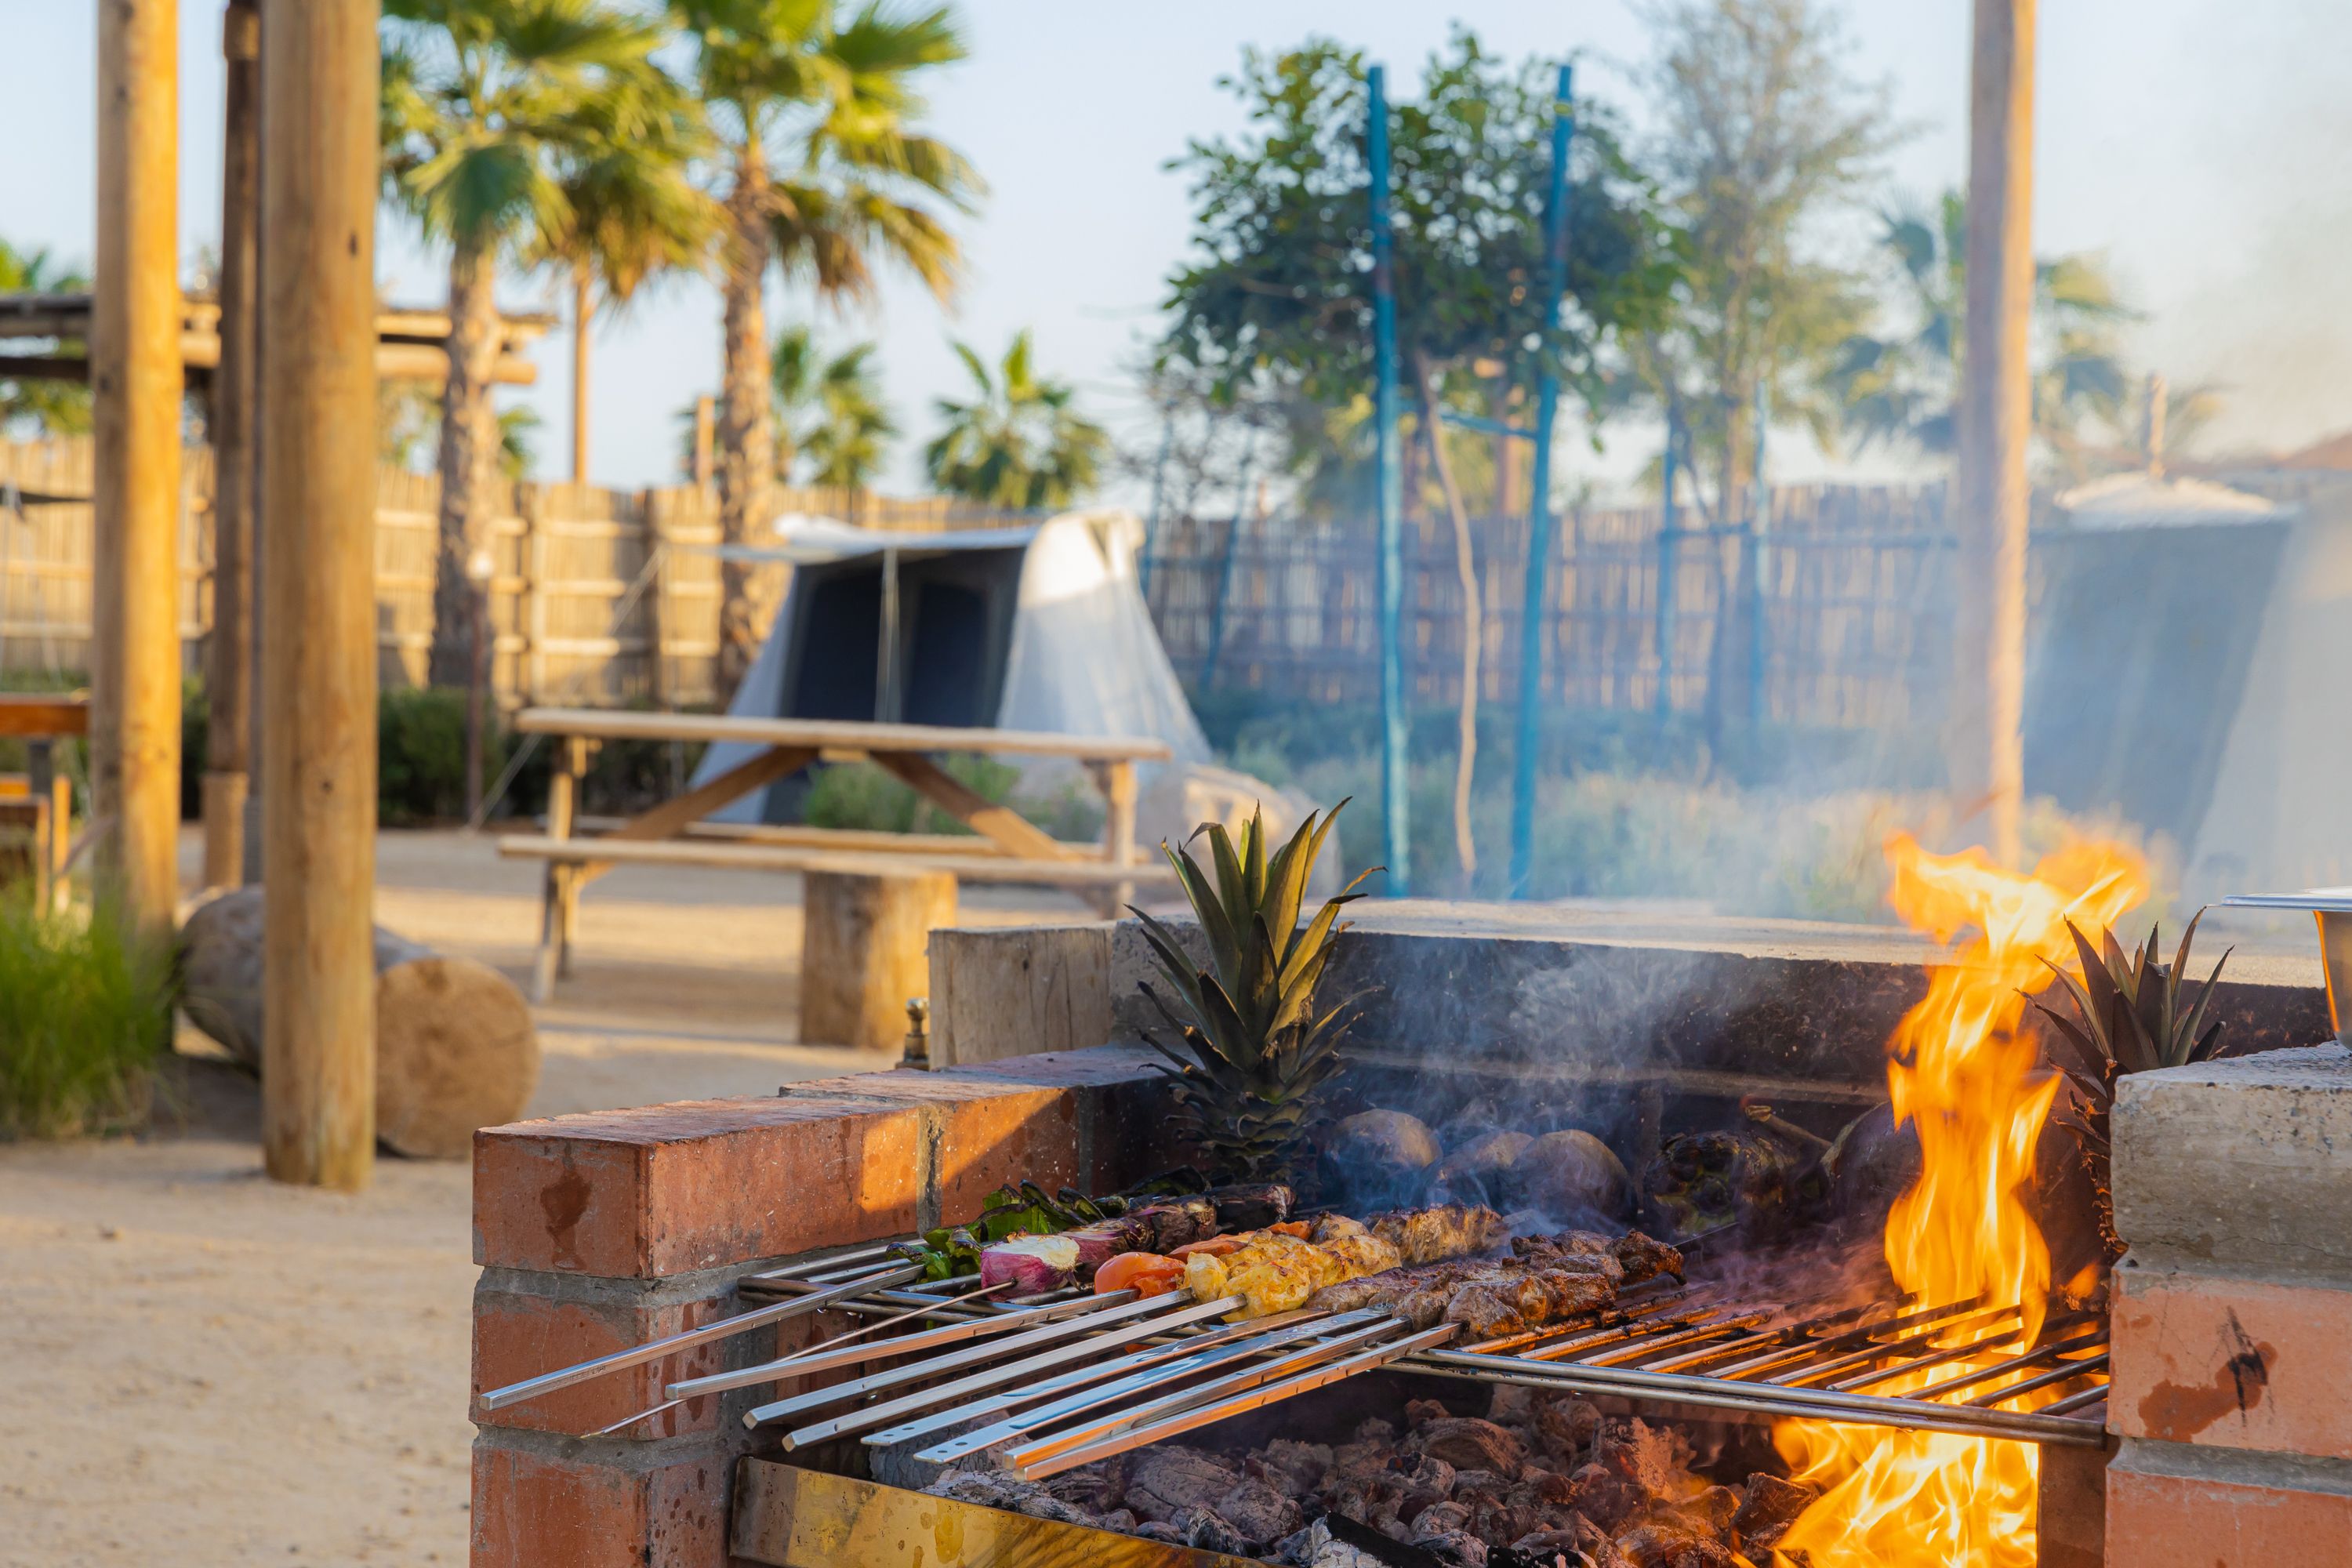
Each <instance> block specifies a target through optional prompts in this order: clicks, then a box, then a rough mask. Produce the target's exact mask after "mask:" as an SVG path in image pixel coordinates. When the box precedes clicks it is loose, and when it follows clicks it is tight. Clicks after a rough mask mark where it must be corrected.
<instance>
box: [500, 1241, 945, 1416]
mask: <svg viewBox="0 0 2352 1568" xmlns="http://www.w3.org/2000/svg"><path fill="white" fill-rule="evenodd" d="M922 1271H923V1270H922V1267H921V1265H919V1264H914V1263H908V1264H901V1265H899V1266H898V1267H897V1268H886V1269H883V1270H881V1271H880V1272H879V1273H878V1274H876V1275H872V1276H869V1277H867V1278H865V1279H854V1280H851V1281H850V1282H849V1283H847V1284H844V1285H836V1286H834V1287H833V1288H832V1289H827V1290H818V1291H815V1292H814V1293H813V1294H810V1295H806V1296H795V1297H794V1298H793V1299H792V1300H789V1301H779V1302H777V1303H776V1304H775V1305H774V1306H772V1307H758V1308H754V1309H753V1310H751V1311H748V1312H741V1313H738V1314H737V1315H736V1316H734V1317H731V1318H723V1319H721V1320H720V1321H718V1322H715V1323H706V1324H704V1325H703V1326H702V1327H701V1328H698V1329H688V1330H687V1331H685V1332H684V1333H677V1334H672V1335H670V1336H669V1337H668V1338H667V1339H660V1340H655V1341H653V1342H650V1343H647V1344H642V1345H638V1346H637V1347H635V1349H634V1350H625V1351H614V1352H613V1353H612V1354H610V1355H604V1356H598V1357H597V1358H596V1359H595V1360H593V1361H583V1362H582V1363H579V1364H578V1365H577V1366H567V1367H563V1368H561V1369H559V1370H557V1371H555V1372H549V1373H541V1374H540V1375H539V1376H537V1377H527V1378H525V1379H523V1380H522V1381H521V1382H520V1383H510V1384H507V1385H506V1386H505V1387H504V1388H493V1389H491V1390H490V1391H489V1392H488V1393H487V1394H483V1395H482V1408H483V1409H485V1410H503V1409H505V1408H506V1407H507V1406H508V1405H520V1404H521V1403H522V1402H523V1401H524V1400H527V1399H536V1398H538V1397H539V1396H540V1395H541V1394H552V1393H554V1392H555V1391H556V1390H557V1389H559V1388H570V1387H572V1385H573V1384H581V1383H586V1382H588V1381H590V1380H591V1379H593V1378H599V1377H602V1376H604V1374H605V1373H612V1372H619V1371H621V1370H622V1369H623V1368H625V1367H632V1366H642V1365H644V1364H645V1363H646V1362H649V1361H659V1360H660V1359H661V1358H662V1357H664V1356H666V1355H669V1354H672V1353H673V1352H677V1351H689V1350H692V1349H694V1348H695V1347H696V1346H698V1345H707V1344H713V1343H716V1342H719V1341H720V1340H724V1339H731V1338H733V1337H734V1336H735V1335H737V1334H740V1333H748V1332H749V1331H751V1330H753V1329H758V1328H764V1327H766V1326H767V1325H768V1324H770V1323H781V1322H782V1321H784V1320H785V1319H787V1318H797V1317H799V1316H801V1315H802V1314H803V1313H806V1312H814V1311H816V1310H819V1309H821V1308H823V1307H824V1306H826V1305H827V1304H829V1303H831V1302H834V1301H840V1300H846V1299H848V1298H849V1297H852V1296H855V1295H857V1294H858V1293H860V1292H861V1291H864V1290H866V1289H871V1288H873V1287H874V1286H876V1285H898V1284H903V1283H904V1282H906V1281H907V1280H908V1279H914V1278H915V1277H916V1276H917V1275H919V1274H920V1273H921V1272H922Z"/></svg>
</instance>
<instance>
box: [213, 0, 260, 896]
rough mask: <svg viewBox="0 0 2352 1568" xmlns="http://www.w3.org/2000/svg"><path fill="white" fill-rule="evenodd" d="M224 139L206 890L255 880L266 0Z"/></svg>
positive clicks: (240, 5)
mask: <svg viewBox="0 0 2352 1568" xmlns="http://www.w3.org/2000/svg"><path fill="white" fill-rule="evenodd" d="M221 58H223V59H224V60H225V61H226V62H227V82H226V113H225V115H224V119H225V121H226V129H225V131H224V133H223V135H222V139H221V258H220V344H221V349H220V363H219V365H218V366H216V367H215V369H214V371H213V381H212V409H211V417H210V419H209V420H208V424H209V425H210V426H211V435H212V443H213V627H212V635H211V636H210V637H208V638H207V639H206V640H205V707H206V709H207V710H208V714H209V717H208V719H207V721H206V724H205V886H206V887H208V888H234V887H236V886H237V885H238V884H239V883H241V882H243V881H244V880H245V800H246V795H247V785H248V782H249V778H250V774H251V771H252V756H251V748H250V742H251V738H252V731H253V662H252V657H253V624H252V617H251V616H248V615H247V613H246V612H247V606H248V605H250V603H251V599H250V597H249V595H250V594H251V592H252V587H253V566H252V561H253V510H254V508H253V416H254V405H253V389H254V375H253V358H254V353H255V351H256V349H257V346H258V344H257V342H256V340H255V337H254V321H253V305H254V276H253V262H254V247H255V236H256V232H257V220H258V218H259V207H260V195H261V191H260V182H261V166H260V151H261V147H260V141H261V121H260V109H261V103H260V100H259V98H258V97H257V93H258V90H259V86H260V83H259V81H258V79H257V78H258V76H259V73H260V64H261V0H229V5H228V9H227V10H226V12H225V13H223V15H222V18H221Z"/></svg>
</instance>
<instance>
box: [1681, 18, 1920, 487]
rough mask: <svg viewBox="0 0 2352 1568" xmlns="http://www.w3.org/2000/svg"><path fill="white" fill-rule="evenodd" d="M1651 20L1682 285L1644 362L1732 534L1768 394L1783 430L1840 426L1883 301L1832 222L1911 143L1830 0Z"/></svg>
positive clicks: (1699, 483)
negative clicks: (1862, 348) (1862, 346)
mask: <svg viewBox="0 0 2352 1568" xmlns="http://www.w3.org/2000/svg"><path fill="white" fill-rule="evenodd" d="M1651 21H1652V26H1653V28H1654V33H1655V37H1656V45H1657V56H1656V58H1655V61H1654V65H1653V67H1652V70H1651V87H1652V91H1653V96H1654V107H1655V110H1656V114H1657V118H1658V121H1659V123H1658V128H1657V134H1656V137H1655V140H1654V146H1653V149H1652V151H1651V152H1650V153H1649V154H1648V156H1647V157H1646V158H1645V160H1644V166H1645V167H1646V168H1647V169H1648V171H1649V172H1650V174H1651V175H1652V177H1653V178H1654V180H1655V181H1656V182H1657V184H1658V187H1659V190H1660V191H1661V193H1662V195H1664V198H1665V201H1666V203H1667V206H1668V209H1669V211H1670V212H1671V213H1672V215H1673V219H1674V222H1675V226H1676V228H1677V230H1678V234H1679V237H1680V241H1681V252H1682V257H1683V279H1682V283H1681V287H1680V288H1679V289H1677V291H1676V298H1675V311H1674V313H1673V315H1672V317H1671V318H1670V320H1669V321H1668V322H1667V323H1666V326H1665V328H1664V330H1663V331H1657V332H1654V333H1652V334H1650V335H1648V336H1647V337H1645V338H1644V339H1643V341H1642V342H1641V343H1640V345H1639V346H1640V353H1639V355H1638V360H1637V363H1638V364H1639V366H1640V370H1641V374H1642V375H1643V379H1644V380H1645V381H1646V382H1648V383H1649V384H1650V386H1651V388H1652V390H1653V391H1654V394H1655V395H1657V396H1658V398H1659V400H1660V401H1661V402H1662V403H1664V404H1665V405H1667V407H1668V410H1669V413H1670V416H1671V417H1672V418H1673V419H1674V421H1675V425H1676V426H1677V427H1678V428H1679V429H1680V430H1681V432H1682V434H1683V437H1684V439H1685V441H1686V442H1687V443H1688V447H1689V456H1690V457H1691V458H1692V459H1693V463H1692V466H1693V468H1694V469H1695V470H1696V471H1695V472H1694V474H1693V480H1694V483H1693V489H1694V491H1695V492H1696V499H1697V501H1698V504H1699V506H1700V508H1701V510H1702V511H1703V512H1704V513H1705V514H1706V516H1707V518H1708V519H1709V520H1710V521H1715V522H1718V523H1724V522H1729V521H1736V520H1737V519H1738V517H1739V516H1740V515H1742V513H1741V502H1742V498H1743V495H1744V487H1745V485H1746V482H1747V480H1748V477H1749V475H1750V474H1751V473H1752V471H1753V466H1754V443H1755V440H1756V438H1757V434H1758V433H1757V431H1756V430H1755V428H1754V423H1755V420H1754V414H1755V408H1756V401H1757V394H1758V393H1759V390H1761V391H1764V392H1767V393H1769V397H1770V404H1771V408H1772V410H1773V412H1774V414H1775V415H1776V416H1779V417H1783V418H1790V419H1796V420H1801V421H1803V422H1804V423H1806V424H1808V425H1809V426H1811V428H1812V429H1813V430H1814V432H1815V433H1816V434H1817V435H1818V436H1820V437H1822V439H1823V440H1824V441H1826V440H1827V439H1829V438H1830V437H1831V436H1832V433H1833V431H1834V430H1835V427H1836V425H1837V420H1838V416H1839V412H1840V410H1839V405H1838V401H1837V399H1836V397H1835V396H1834V395H1833V394H1832V392H1831V391H1830V390H1829V384H1830V382H1831V380H1832V371H1833V366H1834V362H1835V360H1836V357H1837V355H1838V353H1839V352H1840V350H1841V348H1842V346H1843V344H1844V343H1845V342H1847V340H1848V339H1850V338H1851V337H1852V336H1853V334H1854V332H1855V331H1859V330H1860V329H1861V327H1862V325H1863V323H1864V321H1867V320H1868V316H1869V291H1868V289H1867V279H1864V277H1862V276H1861V275H1860V274H1859V273H1858V272H1857V271H1855V270H1854V269H1853V268H1849V267H1847V266H1844V265H1843V264H1842V263H1841V262H1840V261H1839V260H1838V259H1837V258H1834V257H1833V256H1832V254H1831V253H1830V252H1829V251H1828V250H1827V249H1826V248H1825V247H1824V244H1823V242H1822V240H1821V238H1820V235H1819V231H1820V228H1821V220H1822V218H1823V217H1824V216H1827V215H1828V214H1829V213H1831V212H1832V211H1834V210H1835V209H1836V208H1838V207H1839V206H1841V205H1845V204H1847V203H1850V202H1852V201H1853V200H1855V199H1857V198H1858V197H1859V196H1860V195H1861V194H1862V193H1863V192H1864V190H1865V189H1866V188H1867V187H1868V185H1869V184H1871V183H1872V182H1873V181H1874V179H1875V178H1876V177H1877V174H1878V168H1879V159H1880V157H1881V155H1882V154H1883V153H1885V151H1886V150H1887V148H1889V147H1890V146H1891V145H1893V143H1894V142H1895V141H1896V140H1897V139H1898V138H1899V136H1900V134H1901V132H1900V131H1899V129H1898V128H1897V127H1896V126H1895V124H1894V123H1893V122H1892V121H1890V119H1889V118H1888V113H1887V109H1886V102H1885V97H1886V95H1885V89H1884V88H1883V87H1876V86H1870V85H1866V84H1864V83H1862V82H1859V81H1857V80H1856V79H1854V77H1853V74H1852V72H1851V71H1850V69H1849V68H1848V64H1847V58H1846V57H1847V55H1848V52H1849V47H1848V44H1847V41H1846V38H1845V36H1844V34H1843V30H1842V28H1841V26H1840V25H1839V23H1838V20H1837V18H1836V16H1835V15H1834V14H1833V13H1832V12H1831V11H1829V10H1828V9H1827V8H1826V7H1825V6H1824V5H1822V0H1670V3H1668V4H1665V5H1661V6H1660V7H1659V8H1658V9H1656V10H1655V11H1654V12H1653V13H1652V14H1651ZM1710 477H1711V478H1712V479H1713V486H1712V492H1711V493H1710V490H1709V487H1708V486H1707V485H1706V482H1705V480H1706V479H1708V478H1710Z"/></svg>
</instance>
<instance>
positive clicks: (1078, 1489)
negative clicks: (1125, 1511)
mask: <svg viewBox="0 0 2352 1568" xmlns="http://www.w3.org/2000/svg"><path fill="white" fill-rule="evenodd" d="M1045 1489H1046V1490H1047V1491H1049V1492H1051V1493H1052V1494H1053V1495H1054V1496H1055V1497H1057V1498H1060V1499H1061V1500H1063V1501H1064V1502H1066V1503H1069V1504H1071V1505H1072V1506H1073V1507H1076V1508H1082V1509H1084V1510H1087V1512H1088V1513H1108V1512H1109V1511H1110V1510H1113V1509H1115V1508H1117V1507H1118V1505H1119V1503H1120V1502H1121V1501H1123V1500H1125V1498H1126V1496H1127V1466H1126V1464H1125V1463H1124V1461H1123V1459H1120V1458H1111V1459H1098V1460H1097V1461H1096V1462H1095V1463H1093V1464H1091V1465H1080V1466H1079V1467H1078V1468H1076V1469H1075V1470H1064V1471H1063V1472H1062V1473H1061V1474H1060V1475H1058V1476H1054V1477H1051V1478H1049V1479H1047V1480H1046V1481H1045Z"/></svg>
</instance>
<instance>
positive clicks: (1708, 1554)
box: [1617, 1520, 1739, 1568]
mask: <svg viewBox="0 0 2352 1568" xmlns="http://www.w3.org/2000/svg"><path fill="white" fill-rule="evenodd" d="M1617 1550H1618V1551H1619V1552H1622V1553H1623V1554H1624V1557H1625V1561H1626V1562H1627V1563H1630V1564H1632V1568H1738V1562H1739V1560H1738V1558H1736V1557H1734V1556H1733V1555H1732V1554H1731V1552H1730V1551H1729V1549H1727V1547H1725V1546H1724V1544H1723V1543H1722V1542H1719V1541H1717V1540H1716V1539H1715V1538H1714V1537H1713V1536H1710V1535H1702V1534H1696V1533H1694V1532H1693V1531H1691V1530H1690V1529H1688V1528H1687V1527H1685V1526H1684V1525H1683V1524H1681V1523H1679V1522H1667V1521H1659V1520H1653V1521H1649V1522H1648V1523H1644V1524H1638V1525H1635V1526H1634V1527H1633V1529H1632V1530H1629V1531H1626V1532H1625V1533H1624V1534H1622V1535H1621V1536H1619V1537H1618V1538H1617Z"/></svg>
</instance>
